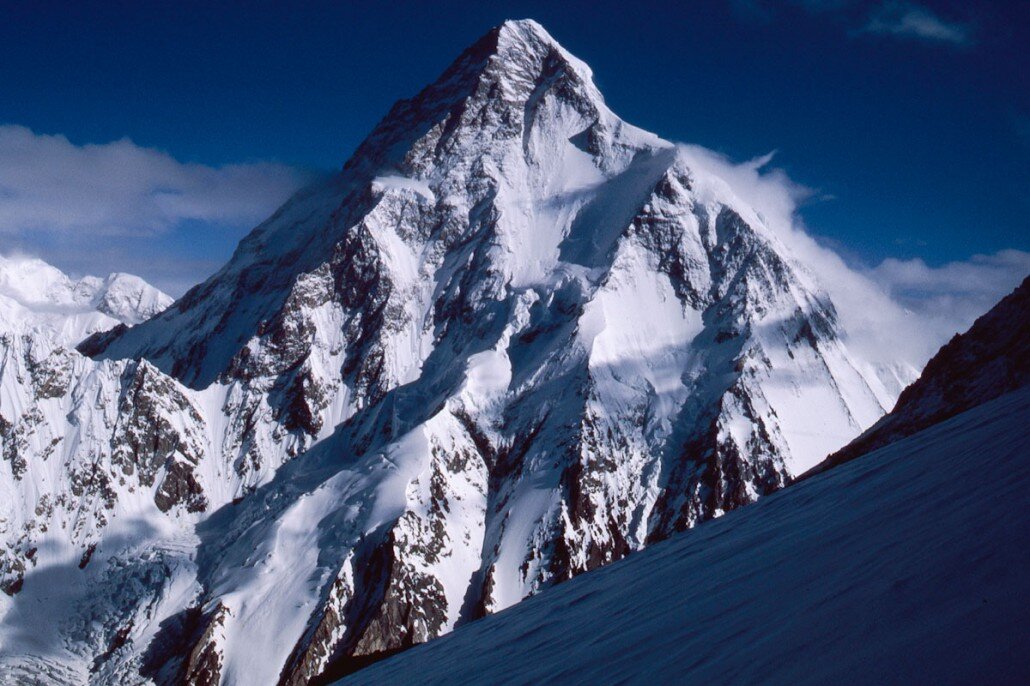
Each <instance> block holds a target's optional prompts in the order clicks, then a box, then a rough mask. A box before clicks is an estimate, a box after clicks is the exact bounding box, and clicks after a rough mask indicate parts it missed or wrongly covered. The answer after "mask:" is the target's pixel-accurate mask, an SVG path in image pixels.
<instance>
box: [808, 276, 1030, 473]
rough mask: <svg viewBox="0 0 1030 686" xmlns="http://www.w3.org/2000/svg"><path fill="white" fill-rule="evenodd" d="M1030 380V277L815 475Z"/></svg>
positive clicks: (943, 352)
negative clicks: (888, 410) (892, 406)
mask: <svg viewBox="0 0 1030 686" xmlns="http://www.w3.org/2000/svg"><path fill="white" fill-rule="evenodd" d="M1027 384H1030V276H1028V277H1027V278H1025V279H1023V283H1021V284H1020V285H1019V286H1018V287H1016V290H1014V291H1013V292H1012V293H1010V294H1009V295H1008V296H1006V297H1005V298H1003V299H1002V300H1001V302H999V303H998V304H997V305H995V306H994V307H993V308H991V310H990V312H988V313H987V314H985V315H983V316H982V317H980V318H979V319H977V320H976V322H974V323H973V326H971V327H970V328H969V330H968V331H966V332H965V333H963V334H958V335H956V336H955V337H954V338H952V339H951V341H950V342H948V344H947V345H945V346H944V347H943V348H941V349H940V351H939V352H938V353H937V354H936V355H934V356H933V358H932V359H931V360H930V361H929V362H927V364H926V368H925V369H924V370H923V372H922V374H921V375H920V377H919V379H917V380H916V382H915V383H913V384H912V385H911V386H909V387H908V388H906V389H905V390H904V391H903V392H902V393H901V396H900V397H899V398H898V403H897V405H896V406H895V407H894V409H893V410H892V411H891V412H890V414H887V415H885V416H884V417H882V418H881V419H880V420H879V421H878V422H876V424H874V425H873V426H871V427H869V429H867V430H866V431H865V432H863V433H862V435H860V436H859V437H858V438H856V439H855V440H854V441H852V442H851V443H849V444H848V445H847V446H845V447H844V448H841V449H840V450H838V451H837V452H835V453H834V454H832V455H830V456H829V457H828V458H826V460H824V461H823V462H821V463H819V464H818V465H816V466H815V467H813V468H812V469H811V470H809V471H808V472H806V473H805V474H803V475H802V478H803V477H807V476H811V475H812V474H817V473H819V472H822V471H825V470H827V469H830V468H831V467H835V466H837V465H839V464H843V463H844V462H848V461H850V460H853V459H855V458H856V457H859V456H860V455H864V454H865V453H868V452H870V451H872V450H876V449H877V448H880V447H882V446H885V445H888V444H890V443H893V442H894V441H897V440H900V439H902V438H904V437H906V436H910V435H912V434H914V433H916V432H917V431H922V430H923V429H925V428H927V427H929V426H932V425H933V424H937V423H938V422H942V421H944V420H945V419H948V418H949V417H953V416H955V415H957V414H959V413H961V412H965V411H966V410H969V409H971V408H973V407H976V406H977V405H981V404H983V403H985V402H988V401H989V400H993V399H994V398H997V397H998V396H1000V395H1004V394H1005V393H1009V392H1011V391H1014V390H1017V389H1019V388H1022V387H1024V386H1026V385H1027Z"/></svg>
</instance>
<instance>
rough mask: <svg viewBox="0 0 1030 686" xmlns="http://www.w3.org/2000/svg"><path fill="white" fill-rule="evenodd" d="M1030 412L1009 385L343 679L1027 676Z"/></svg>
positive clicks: (957, 680)
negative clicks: (876, 446)
mask: <svg viewBox="0 0 1030 686" xmlns="http://www.w3.org/2000/svg"><path fill="white" fill-rule="evenodd" d="M1028 416H1030V389H1023V390H1020V391H1016V392H1014V393H1010V394H1008V395H1005V396H1002V397H1001V398H998V399H997V400H994V401H992V402H990V403H987V404H985V405H982V406H980V407H977V408H975V409H972V410H969V411H967V412H965V413H963V414H960V415H958V416H957V417H954V418H952V419H950V420H948V421H946V422H944V423H942V424H938V425H936V426H934V427H932V428H930V429H927V430H925V431H923V432H921V433H918V434H916V435H914V436H912V437H910V438H907V439H905V440H902V441H899V442H897V443H893V444H891V445H890V446H888V447H886V448H883V449H881V450H878V451H876V452H874V453H871V454H869V455H866V456H863V457H862V458H861V459H858V460H855V461H854V462H851V463H849V464H846V465H843V466H841V467H838V468H836V469H833V470H831V471H829V472H828V473H825V474H821V475H818V476H816V477H814V478H811V479H809V480H806V481H805V482H803V483H800V484H798V485H796V486H793V487H791V488H789V489H786V490H784V491H781V492H779V493H777V494H775V495H773V496H770V497H768V498H765V499H763V500H761V501H759V502H758V503H757V504H755V505H753V506H749V507H747V508H744V509H742V510H740V511H737V512H734V513H731V514H729V515H727V516H726V517H723V518H721V519H718V520H716V521H713V522H709V523H707V524H705V525H704V526H701V527H699V528H697V529H694V530H692V531H690V532H687V533H685V534H682V535H679V536H676V537H674V538H673V539H671V540H669V541H666V542H664V543H662V544H659V545H656V546H654V547H652V548H649V549H647V550H645V551H643V552H640V553H638V554H635V555H633V556H631V557H630V558H628V559H626V560H624V561H622V562H620V563H617V564H614V565H611V566H610V567H607V568H605V569H602V570H598V571H596V572H592V573H591V574H588V575H585V576H582V577H579V578H577V579H574V580H572V581H570V582H568V583H566V584H563V585H561V586H559V587H556V588H554V589H551V590H548V591H546V592H545V593H542V594H540V595H538V596H536V597H534V598H531V599H529V600H527V601H525V602H524V603H522V604H520V605H518V606H517V607H514V608H511V609H509V610H506V611H505V612H502V613H500V614H498V615H496V616H493V617H488V618H486V619H484V620H482V621H480V622H477V623H475V624H473V625H470V626H468V627H465V628H462V629H459V630H458V631H456V632H454V633H453V634H451V635H449V636H446V637H443V638H441V639H439V640H436V641H433V642H431V643H429V644H427V645H425V646H419V647H417V648H414V649H412V650H410V651H407V652H405V653H402V654H400V655H397V656H394V657H392V658H389V659H387V660H385V661H383V662H380V663H377V664H375V665H373V666H371V667H368V668H366V669H365V670H363V671H361V672H358V673H356V674H354V675H352V676H351V677H349V678H347V679H345V680H343V681H342V682H341V683H345V684H366V683H367V684H381V683H420V684H444V683H448V684H451V683H476V682H482V681H484V680H489V681H490V683H496V684H502V683H509V684H523V683H544V682H561V683H570V684H573V683H577V684H579V683H582V684H593V683H760V682H772V683H820V684H826V683H834V684H849V683H935V684H951V683H954V684H969V683H1027V682H1028V680H1030V659H1028V656H1030V634H1028V633H1027V631H1026V627H1027V625H1028V623H1030V576H1028V574H1027V570H1028V569H1030V521H1028V520H1027V516H1026V515H1027V512H1028V511H1030V460H1028V458H1030V435H1028V434H1027V431H1026V420H1027V417H1028ZM486 675H489V676H486Z"/></svg>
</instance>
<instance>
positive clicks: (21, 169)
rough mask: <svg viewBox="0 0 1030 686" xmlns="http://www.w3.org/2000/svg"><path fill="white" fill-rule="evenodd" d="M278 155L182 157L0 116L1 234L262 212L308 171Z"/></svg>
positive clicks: (85, 230) (136, 226)
mask: <svg viewBox="0 0 1030 686" xmlns="http://www.w3.org/2000/svg"><path fill="white" fill-rule="evenodd" d="M306 176H307V175H306V174H304V173H302V172H300V171H298V170H296V169H293V168H291V167H287V166H285V165H281V164H275V163H268V162H254V163H246V164H230V165H224V166H220V167H210V166H206V165H202V164H190V163H183V162H179V161H178V160H176V159H175V158H173V157H172V156H170V155H168V154H167V153H164V152H161V151H159V150H154V149H152V148H144V147H140V146H138V145H136V144H135V143H133V142H132V141H130V140H128V139H122V140H118V141H114V142H111V143H104V144H88V145H81V146H80V145H75V144H73V143H71V142H70V141H69V140H68V139H67V138H65V137H64V136H48V135H41V134H36V133H34V132H32V131H31V130H29V129H27V128H25V127H23V126H13V125H4V126H0V234H8V235H21V236H23V237H24V236H29V235H34V236H36V237H37V238H38V237H39V235H40V234H50V235H56V236H60V235H61V234H67V233H70V232H75V233H76V234H78V235H79V236H82V235H97V236H139V235H151V234H157V233H161V232H164V231H168V230H169V229H172V228H173V227H175V226H176V225H177V224H180V223H181V222H184V221H188V220H199V221H204V222H212V223H219V224H227V225H233V226H240V225H249V224H253V223H256V222H258V221H260V220H262V219H264V218H265V217H266V216H267V215H268V214H269V213H271V211H272V210H274V209H275V208H276V207H277V206H278V205H279V204H281V203H282V202H283V201H284V200H285V199H286V198H287V197H288V196H289V195H290V194H291V193H293V192H294V191H295V190H296V189H297V188H298V187H299V186H300V185H301V184H302V183H303V182H304V181H305V180H306Z"/></svg>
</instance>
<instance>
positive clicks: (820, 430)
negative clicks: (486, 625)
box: [0, 21, 900, 684]
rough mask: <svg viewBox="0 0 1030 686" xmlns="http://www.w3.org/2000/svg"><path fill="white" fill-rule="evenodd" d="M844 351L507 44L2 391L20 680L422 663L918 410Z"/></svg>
mask: <svg viewBox="0 0 1030 686" xmlns="http://www.w3.org/2000/svg"><path fill="white" fill-rule="evenodd" d="M845 341H846V333H845V332H844V331H843V330H842V327H841V325H840V323H839V321H838V318H837V314H836V311H835V309H834V306H833V303H832V302H831V301H830V300H829V298H828V297H827V295H826V294H825V293H824V292H823V291H822V290H821V289H820V287H819V285H818V284H817V283H816V280H815V278H814V277H813V276H812V275H811V274H810V273H809V272H808V271H807V270H806V269H805V268H804V266H803V265H801V264H798V263H797V262H796V261H795V260H794V258H793V257H792V256H791V255H790V253H789V251H788V250H787V248H786V247H785V246H784V245H783V244H782V243H781V241H780V240H779V239H778V238H777V237H776V236H775V235H774V234H773V233H772V231H771V230H770V229H769V228H768V227H767V226H766V225H765V224H764V222H763V220H762V218H761V216H760V215H759V214H758V213H757V212H756V211H755V209H754V208H751V207H749V206H747V205H746V204H745V203H743V202H742V201H741V200H740V199H739V198H738V196H737V195H736V193H735V192H734V189H733V188H732V187H731V186H730V185H729V184H728V183H726V182H725V181H724V180H723V179H720V178H716V177H714V176H711V175H709V174H704V173H701V172H699V171H698V170H696V169H694V168H692V166H691V164H690V163H689V159H688V157H687V156H686V155H685V154H684V153H683V152H681V151H680V150H679V149H677V147H676V146H674V145H673V144H671V143H669V142H666V141H663V140H661V139H660V138H658V137H656V136H654V135H652V134H649V133H646V132H644V131H641V130H640V129H637V128H635V127H633V126H631V125H629V124H627V123H625V122H623V121H622V120H620V119H619V118H618V117H616V116H615V115H614V114H613V113H612V112H611V111H610V110H609V109H608V108H607V106H606V105H605V104H604V100H603V98H602V97H601V94H600V93H599V92H598V91H597V89H596V87H595V86H594V84H593V81H592V76H591V72H590V70H589V68H588V67H587V66H586V65H585V64H583V63H582V62H580V61H579V60H577V59H576V58H575V57H573V56H572V55H570V54H569V53H568V52H566V51H565V50H564V49H563V48H561V46H559V45H558V44H557V43H556V42H555V41H554V40H553V39H552V38H551V37H550V36H549V35H548V34H547V33H546V32H545V31H544V30H543V29H542V28H541V27H540V26H539V25H537V24H536V23H534V22H531V21H518V22H506V23H505V24H503V25H502V26H500V27H498V28H496V29H494V30H492V31H491V32H489V33H488V34H487V35H486V36H484V37H483V38H482V39H481V40H479V41H478V42H477V43H476V44H474V45H473V46H472V47H470V48H469V49H468V50H467V51H466V52H465V53H463V54H462V56H461V57H459V58H458V60H457V61H456V62H455V63H454V64H453V65H452V66H451V67H450V68H449V69H448V70H447V71H446V72H445V73H444V74H443V75H442V76H441V77H440V78H439V80H437V81H436V82H435V83H434V84H432V85H431V86H429V87H428V88H426V89H425V90H423V91H422V92H421V93H419V94H418V95H417V96H416V97H414V98H412V99H410V100H404V101H401V102H399V103H398V104H397V105H395V106H394V107H393V109H392V110H391V111H390V112H389V114H388V115H387V116H386V117H385V118H384V119H383V121H382V122H380V123H379V125H378V126H377V127H376V128H375V130H374V131H373V132H372V133H371V135H370V136H369V137H368V138H367V139H366V140H365V141H364V143H362V145H361V146H360V147H359V148H358V150H357V151H356V152H355V154H354V156H353V157H352V158H351V159H350V161H348V162H347V164H346V165H345V166H344V167H343V169H342V170H341V171H340V173H339V174H337V175H336V176H334V177H333V178H331V179H329V180H326V181H324V182H322V183H320V184H318V185H316V186H313V187H311V188H309V189H306V190H304V191H302V192H301V193H299V194H298V195H296V196H295V197H294V198H292V199H291V200H290V201H288V202H287V203H286V204H285V205H284V206H283V207H282V208H281V209H280V210H278V211H277V212H276V213H275V214H274V215H273V216H272V217H271V218H270V219H268V220H267V221H266V222H265V223H263V224H262V225H260V226H259V227H257V228H256V229H255V230H254V231H253V232H252V233H251V234H250V235H249V236H248V237H247V238H246V239H244V240H243V241H242V242H241V244H240V246H239V247H238V249H237V251H236V253H235V254H234V255H233V257H232V259H231V260H230V262H229V263H228V264H227V265H226V266H225V267H224V268H223V269H222V270H221V271H219V272H218V273H217V274H215V275H214V276H213V277H212V278H211V279H209V280H208V281H207V282H205V283H203V284H201V285H199V286H197V287H196V288H194V289H192V290H191V291H190V292H189V293H187V294H186V295H185V296H184V297H183V298H181V299H180V300H179V301H177V302H176V303H175V304H174V305H172V306H171V307H169V308H168V309H166V310H164V311H163V312H161V313H160V314H157V315H156V316H154V317H152V318H150V319H149V320H148V321H146V322H143V323H142V324H139V325H138V326H133V327H131V328H117V329H114V330H111V331H107V332H102V333H98V334H95V335H93V336H91V337H90V338H88V339H87V340H86V341H84V342H83V343H82V344H81V345H80V346H79V350H80V351H81V353H80V352H75V351H67V350H65V351H62V352H61V353H60V354H54V353H53V351H52V350H49V349H44V350H40V351H38V352H37V353H33V355H35V357H31V361H29V360H30V358H29V357H25V355H24V354H22V355H20V356H16V359H17V360H20V361H18V362H15V363H8V365H7V366H5V367H4V368H3V371H2V372H0V373H2V377H0V383H2V384H3V394H2V395H0V419H2V422H0V428H2V431H0V436H2V437H3V440H4V444H3V445H4V451H5V452H4V454H5V457H6V456H7V455H11V457H9V458H7V459H5V461H4V463H3V464H4V465H5V468H4V471H2V472H0V489H2V493H0V495H2V496H3V501H4V502H5V503H9V504H7V505H4V507H6V508H7V509H6V510H5V511H4V512H3V514H2V515H0V519H2V524H0V526H2V527H3V528H2V529H0V532H2V537H3V538H2V540H3V543H4V546H5V547H4V549H3V555H4V557H3V558H2V561H0V570H2V572H3V575H4V579H5V582H4V583H5V586H4V588H5V590H7V592H8V593H12V594H14V593H16V595H13V597H12V598H6V597H5V598H0V602H2V603H3V605H0V612H3V625H4V632H5V637H10V640H8V641H7V643H6V646H5V648H4V651H5V652H6V654H5V655H3V656H2V657H0V667H6V668H7V669H9V670H23V671H24V672H25V673H33V674H46V675H47V676H48V678H50V679H53V680H57V681H62V680H63V681H72V682H76V681H82V680H85V679H89V680H92V681H95V682H98V683H139V682H147V681H153V682H157V683H175V682H188V683H226V684H229V683H234V684H235V683H239V684H245V683H271V682H274V681H276V680H278V681H279V683H283V684H299V683H306V682H307V681H309V680H311V679H312V678H315V677H316V676H317V675H320V674H323V673H325V672H327V671H328V672H330V673H337V672H341V671H347V670H350V669H353V668H355V667H356V666H358V665H360V664H363V663H364V662H367V661H369V660H371V659H375V658H377V657H380V656H382V655H386V654H389V653H391V652H394V651H396V650H399V649H402V648H405V647H408V646H411V645H413V644H416V643H421V642H424V641H426V640H428V639H430V638H433V637H435V636H438V635H440V634H442V633H445V632H447V631H449V630H451V629H452V628H453V627H455V626H456V625H458V624H461V623H463V622H467V621H470V620H473V619H476V618H478V617H481V616H483V615H484V614H488V613H492V612H495V611H497V610H499V609H502V608H504V607H507V606H509V605H512V604H514V603H517V602H519V601H520V600H522V599H523V598H525V597H526V596H528V595H531V594H533V593H535V592H537V591H538V590H540V589H542V588H544V587H546V586H549V585H552V584H554V583H556V582H559V581H562V580H565V579H569V578H571V577H573V576H575V575H577V574H579V573H581V572H584V571H587V570H591V569H594V568H596V567H599V566H601V565H604V564H606V563H609V562H612V561H614V560H618V559H620V558H622V557H623V556H625V555H626V554H627V553H629V552H631V551H633V550H637V549H639V548H642V547H644V546H645V545H647V544H648V543H650V542H653V541H657V540H660V539H663V538H665V537H667V536H668V535H670V534H671V533H673V532H675V531H679V530H682V529H686V528H689V527H692V526H694V525H695V524H697V523H698V522H701V521H703V520H706V519H710V518H712V517H717V516H719V515H721V514H723V513H725V512H727V511H729V510H732V509H734V508H736V507H739V506H740V505H743V504H746V503H749V502H752V501H754V500H755V499H756V498H759V497H760V496H762V495H764V494H767V493H770V492H772V491H774V490H776V489H778V488H780V487H781V486H782V485H784V484H785V483H786V482H787V481H788V480H789V479H790V478H792V477H793V476H795V475H797V474H800V473H802V472H803V471H804V470H806V469H808V468H810V467H811V466H813V465H815V464H816V463H817V462H818V461H819V460H820V459H822V458H823V457H824V456H825V455H826V454H828V453H829V452H831V451H833V450H835V449H837V448H839V447H840V446H841V445H843V444H845V443H846V442H847V441H848V440H850V439H851V438H853V437H854V436H856V435H857V434H859V433H860V432H861V431H862V430H863V429H864V428H866V427H868V426H870V425H871V424H872V423H873V422H875V421H876V420H877V419H878V418H879V417H880V416H882V415H883V413H884V411H885V409H886V408H887V407H889V406H890V405H891V404H892V403H893V401H894V400H895V398H896V396H897V393H898V391H899V390H900V387H899V385H898V382H897V381H896V380H891V379H881V378H880V377H879V376H878V375H877V373H876V372H875V371H874V370H873V368H872V367H871V366H870V365H869V364H867V363H866V362H865V361H863V360H861V359H859V358H857V357H856V356H855V355H854V354H852V353H851V352H849V350H848V349H847V347H846V344H845ZM813 408H818V411H813ZM11 446H13V447H11ZM87 589H88V590H87ZM48 613H53V615H54V616H60V617H61V621H60V622H52V621H47V620H45V619H43V618H44V617H47V616H48Z"/></svg>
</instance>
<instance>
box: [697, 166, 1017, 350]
mask: <svg viewBox="0 0 1030 686" xmlns="http://www.w3.org/2000/svg"><path fill="white" fill-rule="evenodd" d="M681 150H682V152H683V154H684V155H686V157H687V159H688V163H689V164H690V165H691V166H693V167H694V168H696V169H698V170H699V171H706V172H708V173H711V174H714V175H716V176H718V177H720V178H722V179H723V180H724V181H726V183H727V184H728V185H729V186H730V188H731V189H732V190H733V192H734V193H735V194H736V195H737V196H738V197H739V198H740V200H741V201H742V202H744V203H746V204H748V205H750V206H751V207H753V208H755V209H756V210H757V211H758V213H759V215H760V216H761V218H762V220H763V221H764V222H765V224H766V226H767V227H768V228H769V229H770V230H771V231H772V232H773V234H774V235H775V237H776V238H778V239H779V240H780V241H781V242H783V243H784V244H785V245H786V246H787V247H788V249H789V250H790V252H791V253H792V254H793V255H794V257H795V258H796V260H797V262H798V264H799V265H801V266H802V268H804V269H806V270H807V271H808V272H810V273H811V274H813V275H814V276H815V278H816V280H817V282H818V283H819V284H820V285H821V286H822V288H823V289H824V290H825V291H826V292H827V293H828V294H829V296H830V299H831V300H832V301H833V303H834V305H835V306H836V308H837V314H838V316H839V318H840V321H841V324H842V325H843V327H844V329H845V331H846V334H847V336H848V344H849V346H851V347H853V348H855V349H856V350H857V351H858V352H859V353H860V354H862V355H863V356H864V357H865V358H866V359H868V360H870V361H872V362H874V363H882V364H890V363H892V362H895V361H897V360H899V359H900V360H904V361H906V362H909V363H910V364H912V365H913V366H915V367H916V368H921V367H922V365H923V364H924V363H925V362H926V360H927V359H929V357H930V356H932V355H933V354H934V353H935V352H936V351H937V350H938V349H939V348H940V346H941V345H943V344H944V343H945V342H946V341H947V340H948V339H949V338H950V337H951V336H952V335H954V334H955V333H958V332H961V331H965V330H966V329H967V328H969V326H970V324H972V323H973V321H974V320H975V319H976V318H977V317H978V316H980V315H981V314H983V313H984V312H986V311H987V310H989V309H990V308H991V307H992V306H993V305H994V304H995V303H996V302H997V301H998V300H1000V299H1001V298H1002V297H1003V296H1005V295H1006V294H1008V293H1009V292H1010V291H1011V290H1012V289H1013V288H1015V287H1016V286H1017V285H1019V283H1020V281H1021V280H1022V279H1023V278H1024V277H1025V276H1027V274H1028V273H1030V253H1026V252H1022V251H1019V250H1004V251H1001V252H999V253H997V254H995V255H975V256H973V257H972V258H970V259H969V260H968V261H966V262H951V263H948V264H945V265H942V266H940V267H930V266H927V265H926V264H925V263H924V262H923V261H922V260H907V261H902V260H897V259H887V260H884V261H883V262H882V263H880V264H879V265H878V266H876V267H868V266H865V265H851V264H848V263H846V262H845V260H844V259H843V258H842V257H841V256H840V255H839V254H838V253H837V252H835V251H834V250H832V249H830V248H828V247H826V246H825V245H822V244H820V243H819V242H817V241H816V240H815V239H814V238H813V237H812V236H811V235H809V234H808V233H807V231H806V230H805V227H804V225H803V224H802V222H801V220H800V218H799V216H798V214H797V208H798V204H799V203H800V202H802V201H804V200H806V199H807V198H809V197H811V196H812V194H813V191H812V190H811V189H809V188H807V187H805V186H802V185H800V184H797V183H795V182H794V181H792V180H791V179H790V178H789V177H788V176H787V175H786V174H785V173H784V172H783V171H782V170H779V169H769V168H768V165H769V162H770V161H771V159H772V156H771V155H765V156H763V157H759V158H756V159H754V160H750V161H748V162H744V163H739V164H738V163H733V162H731V161H730V160H728V159H726V158H725V157H723V156H721V155H719V154H717V153H714V152H712V151H710V150H707V149H705V148H701V147H698V146H681Z"/></svg>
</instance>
